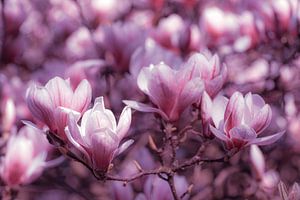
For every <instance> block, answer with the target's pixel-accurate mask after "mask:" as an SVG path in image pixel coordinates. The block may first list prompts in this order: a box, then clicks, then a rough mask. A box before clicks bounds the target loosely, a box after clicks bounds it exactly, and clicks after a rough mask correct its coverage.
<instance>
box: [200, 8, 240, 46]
mask: <svg viewBox="0 0 300 200" xmlns="http://www.w3.org/2000/svg"><path fill="white" fill-rule="evenodd" d="M202 15H203V16H202V18H201V22H200V23H201V26H202V27H203V29H204V32H205V33H206V34H207V36H208V37H209V39H210V42H211V43H212V42H213V43H214V44H222V43H224V42H225V41H224V38H226V39H227V40H231V41H232V40H233V39H234V37H236V35H237V33H238V32H239V22H238V18H237V16H236V15H234V14H233V13H232V12H229V11H224V10H222V8H220V7H217V6H211V7H207V8H206V9H205V10H204V11H203V14H202ZM222 40H223V41H222Z"/></svg>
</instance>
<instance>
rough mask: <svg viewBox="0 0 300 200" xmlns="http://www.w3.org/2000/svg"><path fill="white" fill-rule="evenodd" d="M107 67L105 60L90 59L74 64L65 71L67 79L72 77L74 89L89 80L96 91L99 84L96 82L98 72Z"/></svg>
mask: <svg viewBox="0 0 300 200" xmlns="http://www.w3.org/2000/svg"><path fill="white" fill-rule="evenodd" d="M104 65H105V62H104V61H103V60H99V59H89V60H82V61H77V62H75V63H73V64H72V65H71V66H70V67H68V68H67V69H66V70H65V77H70V82H71V85H72V88H73V89H75V88H76V87H77V86H78V85H79V84H80V82H81V81H82V80H84V79H87V80H88V81H89V83H90V84H91V86H92V88H93V89H94V88H95V87H97V84H99V82H100V81H99V80H97V83H94V82H96V80H95V79H96V77H97V72H98V71H99V70H100V69H101V68H102V67H103V66H104Z"/></svg>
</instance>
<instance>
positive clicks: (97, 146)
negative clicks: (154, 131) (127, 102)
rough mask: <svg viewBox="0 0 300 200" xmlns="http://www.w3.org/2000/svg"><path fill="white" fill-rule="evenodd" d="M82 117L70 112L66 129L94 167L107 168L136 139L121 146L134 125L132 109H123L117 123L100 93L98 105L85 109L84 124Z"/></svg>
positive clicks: (103, 169)
mask: <svg viewBox="0 0 300 200" xmlns="http://www.w3.org/2000/svg"><path fill="white" fill-rule="evenodd" d="M78 120H79V115H78V113H77V114H76V113H75V112H70V113H69V120H68V126H67V127H66V130H65V131H66V134H67V137H68V139H69V141H70V142H71V143H72V144H73V145H74V146H75V148H77V149H78V150H79V151H81V152H82V153H83V155H84V158H85V159H86V161H87V162H88V164H89V165H90V166H92V168H93V170H95V171H96V172H102V173H103V172H106V171H107V170H108V167H109V165H110V163H111V161H112V159H113V158H114V157H115V156H116V155H118V154H119V153H121V152H123V151H124V150H125V149H126V148H127V147H128V146H129V145H130V144H131V143H132V140H128V141H126V142H125V143H123V144H122V145H121V146H120V142H121V140H122V139H123V138H124V136H125V135H126V133H127V131H128V130H129V127H130V123H131V109H130V108H129V107H125V108H124V109H123V111H122V113H121V116H120V119H119V123H118V125H117V123H116V119H115V116H114V115H113V113H112V112H111V110H108V109H106V108H105V107H104V101H103V97H98V98H96V100H95V104H94V107H93V108H92V109H89V110H88V111H86V112H85V113H84V115H83V117H82V120H81V125H80V126H78V125H77V121H78Z"/></svg>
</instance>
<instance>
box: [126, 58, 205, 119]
mask: <svg viewBox="0 0 300 200" xmlns="http://www.w3.org/2000/svg"><path fill="white" fill-rule="evenodd" d="M137 84H138V87H139V88H140V90H142V91H143V92H144V93H145V94H147V95H148V96H149V98H150V100H151V101H152V103H154V104H155V105H156V106H157V107H158V109H157V108H153V107H150V106H148V105H145V104H142V103H138V102H134V101H124V103H125V104H127V105H129V106H131V107H132V108H134V109H136V110H139V111H142V112H156V113H158V114H160V115H161V116H162V117H163V118H164V119H165V120H168V121H177V120H178V119H179V117H180V114H181V113H182V112H183V111H184V110H185V109H186V108H187V107H188V106H189V105H191V104H193V103H196V102H198V101H199V100H200V97H201V94H202V92H203V89H204V84H203V81H202V79H201V78H200V77H197V76H196V77H195V76H194V74H193V67H192V66H184V67H183V68H181V69H179V70H174V69H172V68H171V67H169V66H168V65H166V64H164V63H160V64H158V65H150V67H144V68H142V70H141V72H140V74H139V76H138V78H137Z"/></svg>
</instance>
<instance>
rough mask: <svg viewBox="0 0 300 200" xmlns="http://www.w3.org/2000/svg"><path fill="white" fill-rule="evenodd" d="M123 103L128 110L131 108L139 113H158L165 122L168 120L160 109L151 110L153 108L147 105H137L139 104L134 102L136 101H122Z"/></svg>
mask: <svg viewBox="0 0 300 200" xmlns="http://www.w3.org/2000/svg"><path fill="white" fill-rule="evenodd" d="M123 103H124V104H126V105H127V106H129V107H130V108H133V109H135V110H138V111H141V112H152V113H153V112H154V113H158V114H159V115H161V116H162V117H163V118H164V119H165V120H169V117H168V116H167V115H166V114H165V113H164V112H162V111H161V110H160V109H157V108H153V107H151V106H149V105H147V104H144V103H139V102H136V101H130V100H124V101H123Z"/></svg>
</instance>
